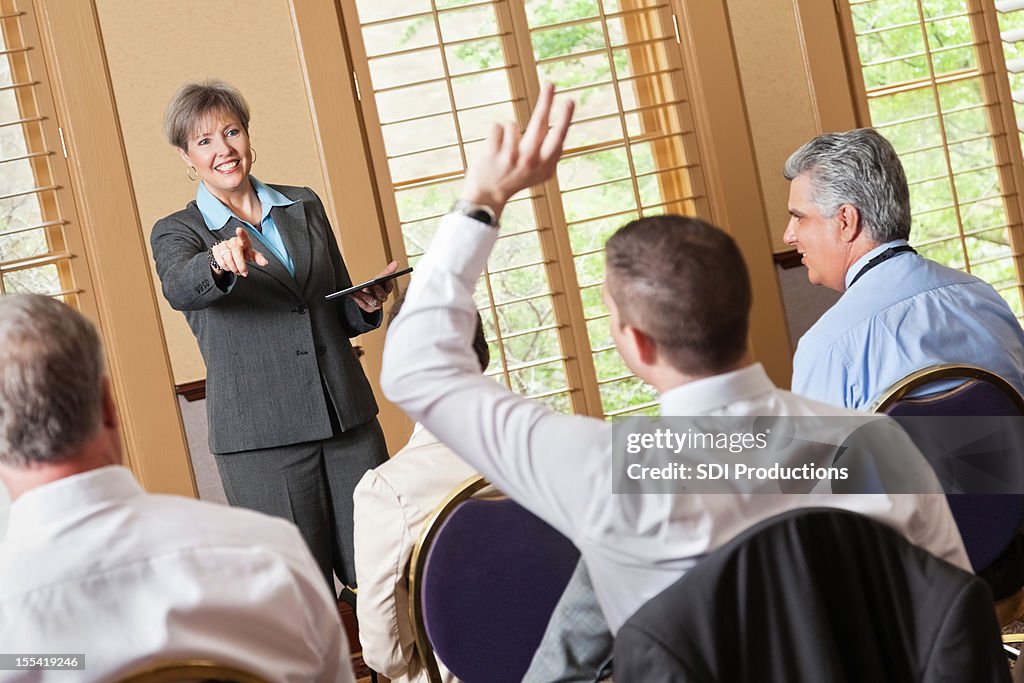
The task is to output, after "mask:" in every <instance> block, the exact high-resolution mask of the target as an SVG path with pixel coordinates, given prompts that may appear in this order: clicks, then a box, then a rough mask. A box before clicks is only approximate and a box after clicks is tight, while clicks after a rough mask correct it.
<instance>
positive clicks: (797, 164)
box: [784, 128, 910, 244]
mask: <svg viewBox="0 0 1024 683" xmlns="http://www.w3.org/2000/svg"><path fill="white" fill-rule="evenodd" d="M784 173H785V176H786V179H787V180H793V179H794V178H796V177H797V176H799V175H802V174H804V173H809V174H810V177H811V182H812V186H813V189H812V192H813V196H814V203H815V205H816V206H817V207H818V210H819V211H821V215H822V216H824V217H825V218H832V217H833V216H835V215H836V214H837V213H838V212H839V208H840V207H841V206H842V205H843V204H850V205H851V206H854V207H856V209H857V211H859V212H860V219H861V222H862V223H863V224H864V227H865V229H866V230H867V231H868V236H869V237H871V239H872V240H874V241H875V242H878V243H879V244H884V243H885V242H891V241H892V240H898V239H908V238H909V237H910V188H909V187H908V186H907V176H906V174H905V173H904V172H903V164H902V163H900V158H899V156H897V154H896V150H895V149H893V147H892V145H891V144H890V143H889V141H888V140H886V139H885V138H884V137H882V136H881V134H879V133H878V131H876V130H874V129H873V128H858V129H856V130H851V131H849V132H846V133H826V134H825V135H819V136H818V137H816V138H814V139H813V140H811V141H810V142H808V143H807V144H806V145H804V146H803V147H801V148H800V149H798V150H797V151H795V152H793V154H792V155H791V156H790V157H789V159H788V160H787V161H786V168H785V171H784Z"/></svg>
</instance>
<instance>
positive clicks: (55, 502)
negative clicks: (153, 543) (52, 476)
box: [7, 465, 145, 541]
mask: <svg viewBox="0 0 1024 683" xmlns="http://www.w3.org/2000/svg"><path fill="white" fill-rule="evenodd" d="M142 495H145V492H144V491H143V490H142V487H141V486H139V483H138V482H137V481H136V480H135V476H134V475H133V474H132V473H131V470H129V469H128V468H127V467H122V466H121V465H109V466H107V467H100V468H97V469H94V470H89V471H88V472H82V473H81V474H75V475H72V476H70V477H64V478H63V479H58V480H57V481H54V482H51V483H49V484H45V485H43V486H39V487H37V488H34V489H32V490H31V491H26V492H25V493H23V494H22V495H21V496H20V497H19V498H18V499H17V500H16V501H14V502H13V503H11V510H10V516H9V518H8V525H7V540H8V541H17V540H20V539H22V538H28V537H31V536H33V535H36V534H38V533H39V532H40V531H41V530H43V529H44V528H45V527H47V526H48V525H50V524H52V523H54V522H57V521H59V520H61V519H65V518H67V517H69V516H74V515H77V514H78V513H79V511H81V510H84V509H87V508H90V507H96V506H100V505H109V504H110V503H115V502H118V501H122V500H127V499H128V498H132V497H134V496H142Z"/></svg>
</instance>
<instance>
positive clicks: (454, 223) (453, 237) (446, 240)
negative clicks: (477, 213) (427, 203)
mask: <svg viewBox="0 0 1024 683" xmlns="http://www.w3.org/2000/svg"><path fill="white" fill-rule="evenodd" d="M497 239H498V230H497V228H492V227H491V226H489V225H487V224H486V223H481V222H480V221H475V220H473V219H472V218H470V217H469V216H464V215H462V214H457V213H450V214H448V215H446V216H445V217H444V218H442V219H441V226H440V227H439V228H438V230H437V234H436V235H435V236H434V241H433V243H432V244H431V245H430V249H429V250H428V251H427V254H428V255H434V256H439V255H443V259H441V258H439V259H438V260H436V261H434V262H433V263H431V264H430V265H431V266H433V267H440V268H444V269H445V270H447V271H448V272H450V273H452V274H453V275H455V276H456V277H458V278H459V280H461V281H462V283H463V284H465V285H466V286H467V287H468V288H469V290H470V291H473V288H474V287H475V286H476V281H477V278H479V277H480V274H481V273H483V272H484V266H486V265H487V257H488V256H490V254H491V249H492V248H493V247H494V242H495V240H497Z"/></svg>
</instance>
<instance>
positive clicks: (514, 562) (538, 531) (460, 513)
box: [419, 499, 579, 683]
mask: <svg viewBox="0 0 1024 683" xmlns="http://www.w3.org/2000/svg"><path fill="white" fill-rule="evenodd" d="M578 560H579V552H578V551H577V550H576V547H575V546H574V545H573V544H572V543H571V542H570V541H569V539H567V538H566V537H565V536H563V535H562V534H560V533H559V532H557V531H555V530H554V529H553V528H552V527H551V526H549V525H548V524H546V523H545V522H543V521H541V520H540V519H539V518H538V517H536V516H535V515H533V514H532V513H530V512H528V511H527V510H526V509H524V508H523V507H521V506H520V505H518V504H517V503H515V502H513V501H512V500H507V499H503V500H487V499H470V500H466V501H464V502H462V503H459V504H458V506H457V507H455V508H454V510H452V511H451V512H450V514H449V515H448V516H447V518H446V519H444V520H443V521H442V522H441V525H440V527H439V528H438V529H437V532H436V534H435V535H434V537H433V540H432V541H431V542H430V544H429V546H428V548H427V555H426V560H425V564H424V566H423V570H422V575H421V578H420V587H419V593H420V600H421V609H422V622H423V625H424V627H425V630H426V634H427V637H428V639H429V641H430V644H431V646H432V647H433V649H434V653H435V654H436V655H437V657H438V659H440V661H442V662H444V665H445V667H447V668H448V670H449V671H451V672H452V673H453V674H455V676H457V677H458V678H459V679H460V680H462V681H465V682H466V683H478V682H479V683H482V682H486V683H503V682H505V681H509V682H510V683H511V682H513V681H515V682H518V681H521V680H522V677H523V674H524V673H526V670H527V668H528V667H529V664H530V660H531V659H532V658H533V654H534V652H535V651H536V649H537V646H538V645H539V644H540V640H541V637H542V636H543V634H544V630H545V628H546V627H547V623H548V620H549V618H550V617H551V613H552V611H553V610H554V607H555V604H556V603H557V602H558V599H559V598H560V597H561V595H562V592H563V591H564V590H565V586H566V584H567V583H568V581H569V577H570V575H571V574H572V572H573V569H574V568H575V566H576V563H577V561H578Z"/></svg>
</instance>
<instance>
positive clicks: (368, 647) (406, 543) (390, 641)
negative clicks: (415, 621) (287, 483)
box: [352, 470, 413, 679]
mask: <svg viewBox="0 0 1024 683" xmlns="http://www.w3.org/2000/svg"><path fill="white" fill-rule="evenodd" d="M352 499H353V502H354V505H355V512H354V517H353V524H354V529H355V564H356V579H357V580H358V582H359V598H358V600H356V616H357V617H358V619H359V641H360V643H361V645H362V648H363V661H365V662H366V664H367V666H369V667H370V668H371V669H373V670H374V671H377V672H379V673H382V674H384V675H385V676H387V677H388V678H391V679H394V678H398V677H399V676H403V675H405V674H406V672H407V671H408V669H409V661H410V659H411V658H412V656H413V635H412V628H411V625H410V624H409V596H408V590H407V588H406V581H405V576H406V566H407V565H408V563H409V556H410V554H411V553H412V544H413V539H412V537H411V536H410V534H409V524H408V521H407V520H406V518H405V514H404V513H403V509H402V505H401V502H400V501H399V498H398V494H397V493H395V490H394V489H393V488H392V487H391V486H390V485H389V484H388V482H387V481H386V480H385V479H383V478H382V477H381V476H380V475H379V474H378V473H377V472H375V471H374V470H370V471H368V472H367V473H366V474H365V475H363V478H362V480H360V482H359V484H358V485H357V486H356V489H355V492H354V493H353V495H352Z"/></svg>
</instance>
